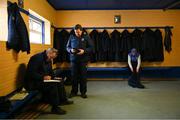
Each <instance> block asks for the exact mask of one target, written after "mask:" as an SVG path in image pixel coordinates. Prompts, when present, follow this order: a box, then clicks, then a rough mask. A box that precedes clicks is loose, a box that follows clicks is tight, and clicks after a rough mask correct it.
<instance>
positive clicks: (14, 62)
mask: <svg viewBox="0 0 180 120" xmlns="http://www.w3.org/2000/svg"><path fill="white" fill-rule="evenodd" d="M11 1H12V2H16V1H17V0H11ZM24 9H26V10H28V9H31V10H33V11H35V12H36V13H38V14H39V15H41V16H43V17H44V18H46V19H48V20H49V21H50V22H51V23H53V24H55V23H56V17H55V16H56V11H55V10H54V9H53V8H52V7H51V6H50V5H49V4H48V3H47V1H46V0H24ZM21 14H22V16H23V18H24V21H25V23H26V25H27V28H28V26H29V25H28V19H29V17H28V16H27V15H25V14H24V13H21ZM52 38H53V29H51V41H52ZM49 47H51V45H40V44H31V54H28V55H27V53H26V52H23V53H22V52H20V53H19V54H16V53H14V52H13V51H12V50H10V51H7V50H6V44H5V42H3V41H1V40H0V48H1V49H0V67H1V69H0V96H3V95H7V94H9V93H11V92H12V91H14V90H15V89H16V87H17V86H18V85H19V81H18V80H19V79H18V76H19V75H21V73H20V74H19V73H18V71H19V67H20V64H25V65H27V63H28V60H29V58H30V57H31V56H32V55H34V54H35V53H38V52H41V51H43V50H45V49H47V48H49Z"/></svg>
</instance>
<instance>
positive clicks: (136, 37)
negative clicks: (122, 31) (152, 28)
mask: <svg viewBox="0 0 180 120" xmlns="http://www.w3.org/2000/svg"><path fill="white" fill-rule="evenodd" d="M142 34H143V32H142V31H141V30H139V29H135V30H134V31H133V32H132V33H131V36H132V46H131V47H132V48H136V50H137V51H138V52H139V53H141V48H142Z"/></svg>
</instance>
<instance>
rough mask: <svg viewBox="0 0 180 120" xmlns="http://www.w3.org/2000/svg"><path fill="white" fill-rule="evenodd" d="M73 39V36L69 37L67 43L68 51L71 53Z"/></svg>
mask: <svg viewBox="0 0 180 120" xmlns="http://www.w3.org/2000/svg"><path fill="white" fill-rule="evenodd" d="M71 38H72V35H71V36H70V37H69V40H68V42H67V45H66V50H67V51H68V52H69V53H71V49H72V48H71Z"/></svg>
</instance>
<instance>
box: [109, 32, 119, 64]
mask: <svg viewBox="0 0 180 120" xmlns="http://www.w3.org/2000/svg"><path fill="white" fill-rule="evenodd" d="M111 41H112V44H111V51H112V54H113V55H114V56H113V57H114V58H113V60H114V61H117V62H120V61H121V60H122V51H121V49H120V46H121V33H120V32H119V31H117V30H114V31H113V32H112V33H111Z"/></svg>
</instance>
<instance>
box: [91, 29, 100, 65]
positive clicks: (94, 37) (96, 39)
mask: <svg viewBox="0 0 180 120" xmlns="http://www.w3.org/2000/svg"><path fill="white" fill-rule="evenodd" d="M89 36H90V38H91V40H92V42H93V44H94V51H93V53H92V56H91V58H90V61H91V62H96V61H98V54H99V48H100V46H99V33H98V31H97V30H92V31H91V32H90V34H89Z"/></svg>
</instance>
